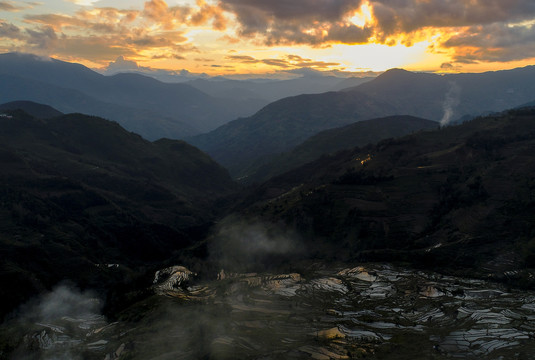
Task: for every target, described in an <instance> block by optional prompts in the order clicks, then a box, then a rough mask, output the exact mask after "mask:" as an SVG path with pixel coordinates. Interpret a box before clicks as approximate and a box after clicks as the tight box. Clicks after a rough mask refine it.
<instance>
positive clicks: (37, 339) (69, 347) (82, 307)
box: [13, 284, 106, 360]
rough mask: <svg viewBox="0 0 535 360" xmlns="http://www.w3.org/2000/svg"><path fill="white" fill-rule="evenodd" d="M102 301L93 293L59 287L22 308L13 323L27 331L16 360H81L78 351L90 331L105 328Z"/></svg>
mask: <svg viewBox="0 0 535 360" xmlns="http://www.w3.org/2000/svg"><path fill="white" fill-rule="evenodd" d="M101 308H102V301H101V300H100V299H99V298H98V295H97V294H96V293H95V292H93V291H90V290H88V291H82V290H80V289H78V288H76V287H75V286H73V285H70V284H60V285H58V286H56V287H55V288H54V289H53V290H52V291H50V292H47V293H45V294H42V295H41V296H39V297H38V298H35V299H33V300H31V301H30V302H28V303H27V304H25V305H23V306H22V307H21V308H20V310H19V314H18V317H17V318H16V319H14V320H13V322H15V323H17V324H18V327H20V328H22V329H25V335H24V336H21V338H22V342H20V343H19V344H17V350H16V351H15V353H14V358H16V359H45V360H64V359H65V360H67V359H69V360H72V359H82V357H80V355H74V354H79V350H78V349H77V347H78V346H79V344H81V343H82V342H83V341H85V340H86V338H87V337H88V336H89V334H90V333H91V331H92V330H93V329H95V328H97V327H102V326H104V325H105V324H106V321H105V319H104V317H103V316H102V315H101Z"/></svg>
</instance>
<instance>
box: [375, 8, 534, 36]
mask: <svg viewBox="0 0 535 360" xmlns="http://www.w3.org/2000/svg"><path fill="white" fill-rule="evenodd" d="M370 4H371V6H372V8H373V14H374V17H375V19H376V22H377V23H376V30H377V34H378V35H379V36H380V38H385V37H388V36H391V35H396V34H400V33H410V32H413V31H417V30H420V29H423V28H428V27H432V28H447V27H461V26H474V25H484V24H492V23H496V22H514V21H521V20H526V19H533V17H534V16H535V2H533V1H531V0H473V1H466V0H429V1H415V0H372V1H370Z"/></svg>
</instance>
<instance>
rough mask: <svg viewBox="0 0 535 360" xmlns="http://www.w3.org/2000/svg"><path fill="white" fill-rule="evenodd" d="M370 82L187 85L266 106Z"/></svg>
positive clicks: (325, 79) (311, 79) (321, 79)
mask: <svg viewBox="0 0 535 360" xmlns="http://www.w3.org/2000/svg"><path fill="white" fill-rule="evenodd" d="M370 80H372V78H356V77H354V78H348V79H343V78H338V77H334V76H319V75H316V76H310V75H304V76H302V77H300V78H296V79H290V80H228V79H196V80H191V81H189V82H187V84H189V85H191V86H193V87H195V88H197V89H199V90H201V91H202V92H204V93H206V94H209V95H211V96H214V97H218V98H231V99H233V98H241V99H250V100H251V101H257V102H258V104H262V105H263V106H265V105H267V104H268V103H270V102H273V101H277V100H280V99H282V98H285V97H290V96H297V95H302V94H319V93H324V92H327V91H338V90H341V89H345V88H347V87H350V86H356V85H359V84H362V83H364V82H367V81H370ZM263 106H261V107H263ZM259 109H260V107H259Z"/></svg>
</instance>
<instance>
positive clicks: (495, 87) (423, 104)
mask: <svg viewBox="0 0 535 360" xmlns="http://www.w3.org/2000/svg"><path fill="white" fill-rule="evenodd" d="M534 80H535V66H527V67H524V68H517V69H512V70H502V71H494V72H485V73H479V74H477V73H473V74H470V73H466V74H446V75H436V74H427V73H413V72H409V71H406V70H401V69H392V70H389V71H387V72H385V73H384V74H381V75H380V76H378V77H377V78H376V79H374V80H372V81H370V82H367V83H364V84H362V85H359V86H357V87H353V88H349V89H346V91H359V92H364V93H366V94H367V95H369V96H372V97H377V98H380V99H382V100H384V101H386V102H388V103H390V104H391V105H393V106H395V107H397V108H398V109H400V111H402V112H400V113H403V114H408V115H413V116H420V117H423V118H427V119H431V120H436V121H441V120H443V119H444V120H447V121H448V122H449V121H454V120H456V119H458V118H460V117H462V116H465V115H472V116H477V115H479V114H483V113H489V112H496V111H503V110H506V109H510V108H514V107H517V106H519V105H521V104H523V103H525V102H528V101H530V100H532V99H533V93H534V91H535V81H534ZM445 116H446V117H447V118H445Z"/></svg>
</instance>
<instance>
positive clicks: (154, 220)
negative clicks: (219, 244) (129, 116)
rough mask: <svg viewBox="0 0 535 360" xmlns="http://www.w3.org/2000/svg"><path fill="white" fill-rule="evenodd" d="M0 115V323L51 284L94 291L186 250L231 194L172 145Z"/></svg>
mask: <svg viewBox="0 0 535 360" xmlns="http://www.w3.org/2000/svg"><path fill="white" fill-rule="evenodd" d="M9 114H11V116H12V118H7V117H2V118H0V144H1V145H0V164H1V168H2V172H1V174H0V182H1V183H2V187H1V190H0V214H1V216H0V219H1V220H0V229H1V231H0V245H1V246H0V256H1V258H2V264H1V266H0V279H1V281H2V284H3V285H4V286H3V287H2V292H1V296H2V298H3V299H4V300H3V301H4V302H3V304H5V306H4V307H3V308H2V315H3V314H5V312H7V311H9V310H11V309H12V306H15V305H16V304H19V303H20V302H21V301H23V300H24V299H25V298H27V297H28V296H29V295H31V294H34V293H35V292H37V291H40V290H42V289H45V288H50V287H51V286H52V285H54V284H56V283H57V282H58V281H60V280H66V279H68V280H71V281H73V282H75V283H76V284H78V285H79V286H81V287H85V286H91V287H94V288H96V289H101V290H104V289H106V288H108V289H109V286H112V285H111V284H115V285H117V284H118V283H122V282H124V281H126V279H127V278H130V279H132V276H134V274H135V273H136V271H137V270H136V269H137V268H139V267H143V266H148V265H150V264H152V263H153V262H161V261H162V260H165V259H169V258H170V257H172V256H173V254H177V253H179V252H180V251H181V250H182V249H185V248H187V247H189V246H192V245H194V244H195V242H196V241H197V240H198V235H196V234H197V233H198V232H199V231H201V229H203V228H205V227H206V226H207V224H209V223H210V222H211V221H213V220H214V219H215V217H216V216H218V215H219V211H220V210H221V209H219V208H218V206H217V201H218V199H220V198H221V197H222V196H225V195H228V194H229V193H231V192H233V191H234V190H235V189H236V187H235V184H234V183H233V182H232V181H231V179H230V177H229V176H228V173H227V171H226V170H224V169H223V168H221V167H220V166H219V165H217V164H216V163H214V162H213V161H212V160H211V159H210V158H209V157H208V156H207V155H206V154H204V153H202V152H200V151H199V150H198V149H195V148H193V147H192V146H190V145H188V144H186V143H184V142H182V141H173V140H160V141H158V142H155V143H151V142H148V141H146V140H144V139H143V138H141V137H140V136H139V135H136V134H133V133H129V132H127V131H125V130H124V129H123V128H121V127H120V126H119V125H118V124H116V123H112V122H109V121H106V120H103V119H99V118H95V117H89V116H85V115H80V114H70V115H65V116H60V117H56V118H53V119H49V120H37V119H35V118H33V117H31V116H30V115H27V114H26V113H24V112H21V111H18V110H16V111H11V112H9ZM95 264H103V265H102V266H103V267H98V266H95ZM104 264H120V269H121V270H120V271H119V272H116V273H115V274H116V275H113V276H112V274H110V273H109V272H106V271H105V270H103V269H105V268H107V266H104ZM119 274H120V276H121V277H125V278H124V279H120V278H119V279H118V278H117V276H119ZM110 276H111V277H110ZM115 285H113V286H115Z"/></svg>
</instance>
